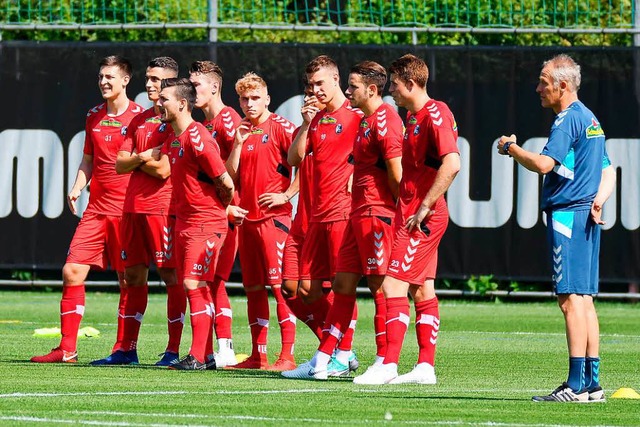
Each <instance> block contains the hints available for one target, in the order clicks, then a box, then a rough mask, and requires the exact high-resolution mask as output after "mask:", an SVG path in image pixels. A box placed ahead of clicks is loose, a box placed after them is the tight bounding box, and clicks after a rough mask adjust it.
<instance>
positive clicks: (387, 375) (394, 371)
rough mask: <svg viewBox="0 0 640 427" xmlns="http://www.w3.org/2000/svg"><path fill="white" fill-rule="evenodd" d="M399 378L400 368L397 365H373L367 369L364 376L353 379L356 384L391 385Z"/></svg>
mask: <svg viewBox="0 0 640 427" xmlns="http://www.w3.org/2000/svg"><path fill="white" fill-rule="evenodd" d="M397 376H398V366H397V365H396V364H388V365H372V366H369V367H368V368H367V370H366V371H365V373H364V374H362V375H358V376H357V377H355V378H354V379H353V383H354V384H363V385H380V384H389V382H390V381H392V380H393V379H394V378H396V377H397Z"/></svg>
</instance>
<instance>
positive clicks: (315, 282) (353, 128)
mask: <svg viewBox="0 0 640 427" xmlns="http://www.w3.org/2000/svg"><path fill="white" fill-rule="evenodd" d="M305 73H306V75H307V79H308V81H309V84H310V85H311V87H312V89H313V93H314V95H315V96H316V98H317V100H318V101H320V102H321V103H323V104H324V105H325V109H323V110H319V109H318V108H316V107H313V106H310V105H305V107H306V108H305V107H303V109H304V114H303V116H302V117H303V123H302V125H301V126H300V132H299V134H298V136H297V137H296V138H295V140H294V142H293V144H292V146H291V149H290V150H289V163H290V164H291V165H293V166H298V165H299V164H300V162H301V161H302V159H304V158H305V156H306V155H307V154H308V153H310V152H313V156H312V159H313V161H312V162H313V191H314V201H313V206H312V208H311V218H310V220H309V230H308V233H307V236H306V239H305V242H304V245H303V247H302V257H301V267H300V272H301V275H302V276H306V275H309V277H310V278H311V281H310V286H309V288H308V289H305V288H304V287H300V289H299V290H298V291H299V294H300V296H301V297H302V299H303V301H305V302H306V303H307V304H310V305H311V309H312V311H313V313H314V314H313V316H314V319H316V320H317V321H319V322H322V323H324V321H325V320H326V317H327V313H328V311H329V307H330V305H331V303H330V301H331V300H330V298H331V297H332V296H333V293H329V294H325V293H324V292H323V289H322V283H323V282H324V281H325V280H333V278H334V277H335V274H336V260H337V257H338V250H339V249H340V244H341V243H342V238H343V235H344V231H345V229H346V227H347V223H348V220H349V212H350V210H351V190H350V185H351V184H350V180H351V176H352V174H353V144H354V142H355V140H356V137H357V135H358V130H359V128H360V120H361V118H362V113H361V112H359V111H357V110H354V109H353V108H351V106H350V105H349V101H348V100H347V99H346V97H345V95H344V93H343V92H342V90H341V89H340V76H339V73H338V66H337V64H336V62H335V61H334V60H333V59H331V58H329V57H328V56H325V55H321V56H318V57H317V58H315V59H313V60H312V61H311V62H309V64H307V66H306V68H305ZM303 135H306V137H302V136H303ZM304 284H305V282H302V283H301V285H303V286H304ZM355 316H356V315H355V312H354V319H352V320H353V321H352V324H351V326H352V328H350V329H351V330H350V332H349V333H348V334H347V335H345V336H344V337H343V339H342V340H341V342H340V345H339V346H338V351H337V352H336V358H337V360H338V361H339V362H340V363H342V364H347V363H349V365H350V366H352V370H355V369H356V366H357V363H356V359H355V356H354V354H353V353H352V351H351V343H350V341H351V338H352V336H353V328H355ZM330 375H331V374H330Z"/></svg>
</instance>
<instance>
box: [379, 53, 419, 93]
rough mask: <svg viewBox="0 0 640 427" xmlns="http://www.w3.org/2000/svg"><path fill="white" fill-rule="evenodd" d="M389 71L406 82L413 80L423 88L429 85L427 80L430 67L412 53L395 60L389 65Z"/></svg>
mask: <svg viewBox="0 0 640 427" xmlns="http://www.w3.org/2000/svg"><path fill="white" fill-rule="evenodd" d="M389 73H390V74H395V75H396V76H398V77H399V78H400V80H402V82H404V83H409V80H413V81H414V82H416V84H417V85H418V86H420V87H422V88H424V87H426V86H427V80H428V79H429V67H427V64H426V63H425V62H424V61H423V60H422V59H420V58H418V57H417V56H415V55H412V54H410V53H408V54H406V55H404V56H401V57H400V58H398V59H396V60H395V61H393V62H392V63H391V66H390V67H389Z"/></svg>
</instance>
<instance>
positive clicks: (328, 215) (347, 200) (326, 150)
mask: <svg viewBox="0 0 640 427" xmlns="http://www.w3.org/2000/svg"><path fill="white" fill-rule="evenodd" d="M361 118H362V113H361V112H360V110H354V109H352V108H351V107H350V106H349V101H345V102H344V104H342V106H341V107H340V108H338V109H337V110H335V111H332V112H330V113H329V112H327V110H322V111H321V112H319V113H318V114H316V116H315V117H314V118H313V120H312V121H311V124H310V125H309V133H308V139H309V142H308V146H307V151H313V189H314V195H315V200H314V202H313V205H312V207H311V220H310V221H311V222H331V221H337V220H343V219H347V218H348V216H349V211H350V208H351V195H350V194H349V193H348V192H347V186H348V183H349V177H350V176H351V174H352V173H353V144H354V142H355V140H356V136H357V135H358V129H359V125H360V119H361Z"/></svg>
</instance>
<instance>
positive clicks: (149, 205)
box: [91, 57, 186, 366]
mask: <svg viewBox="0 0 640 427" xmlns="http://www.w3.org/2000/svg"><path fill="white" fill-rule="evenodd" d="M177 75H178V64H177V63H176V61H175V60H173V59H172V58H169V57H158V58H155V59H152V60H151V61H149V64H148V65H147V70H146V82H145V88H146V90H147V96H148V97H149V100H150V101H152V102H153V103H154V106H153V107H151V108H149V109H148V110H146V111H144V112H142V113H140V114H138V115H137V116H136V117H134V118H133V119H132V120H131V123H130V125H129V127H128V128H127V134H126V136H125V138H124V142H123V144H122V146H121V147H120V151H119V152H118V158H117V160H116V172H117V173H119V174H128V173H131V179H130V181H129V186H128V187H127V191H126V194H125V200H124V211H123V214H122V224H121V230H120V231H121V236H122V259H123V262H124V266H125V270H124V278H125V282H126V286H124V287H123V288H122V289H121V292H120V302H121V304H120V307H119V310H118V333H117V339H116V343H115V345H114V347H113V353H112V354H111V355H110V356H107V357H106V358H104V359H99V360H95V361H93V362H91V365H128V364H131V363H136V362H137V360H138V354H137V351H136V347H137V341H138V335H139V332H140V325H141V324H142V318H143V316H144V313H145V310H146V308H147V293H148V286H147V277H148V274H149V264H150V263H151V262H154V263H155V264H156V266H157V267H158V274H159V275H160V277H161V278H162V280H163V281H164V282H165V284H166V285H167V294H168V296H169V300H170V301H171V300H172V299H175V298H176V296H175V294H176V291H177V293H178V299H179V300H181V301H183V302H182V304H181V305H182V306H183V308H182V312H181V313H178V314H177V318H178V322H175V323H174V324H173V325H174V327H173V329H175V324H176V323H177V324H178V325H180V330H179V331H178V333H177V342H175V341H176V340H175V339H174V343H173V346H172V343H171V335H172V334H171V332H172V323H169V336H170V340H169V342H170V346H169V347H170V348H169V350H168V352H169V353H170V354H169V355H168V356H169V360H168V361H166V363H165V365H166V366H168V364H169V363H168V362H169V361H171V360H175V359H178V354H177V353H178V346H179V344H180V336H181V335H182V328H181V326H182V323H181V322H180V321H179V320H180V319H181V318H184V306H185V305H186V299H185V296H184V291H183V290H182V286H181V285H178V284H177V282H176V273H175V265H174V260H175V258H174V257H173V222H174V221H173V219H170V217H169V202H170V199H171V180H170V179H167V178H168V176H169V174H170V167H169V162H168V161H167V159H166V158H165V159H164V161H157V160H155V159H154V157H153V150H154V149H156V150H157V151H159V147H160V145H161V144H162V142H163V141H164V138H166V136H167V132H165V128H166V127H167V125H164V126H161V121H160V113H159V111H158V107H157V105H156V104H157V101H158V97H159V94H160V82H161V81H162V79H165V78H169V77H176V76H177ZM172 294H173V295H174V296H173V298H172ZM169 305H171V303H169ZM169 319H171V316H169ZM173 335H176V334H173ZM165 356H166V353H165Z"/></svg>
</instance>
